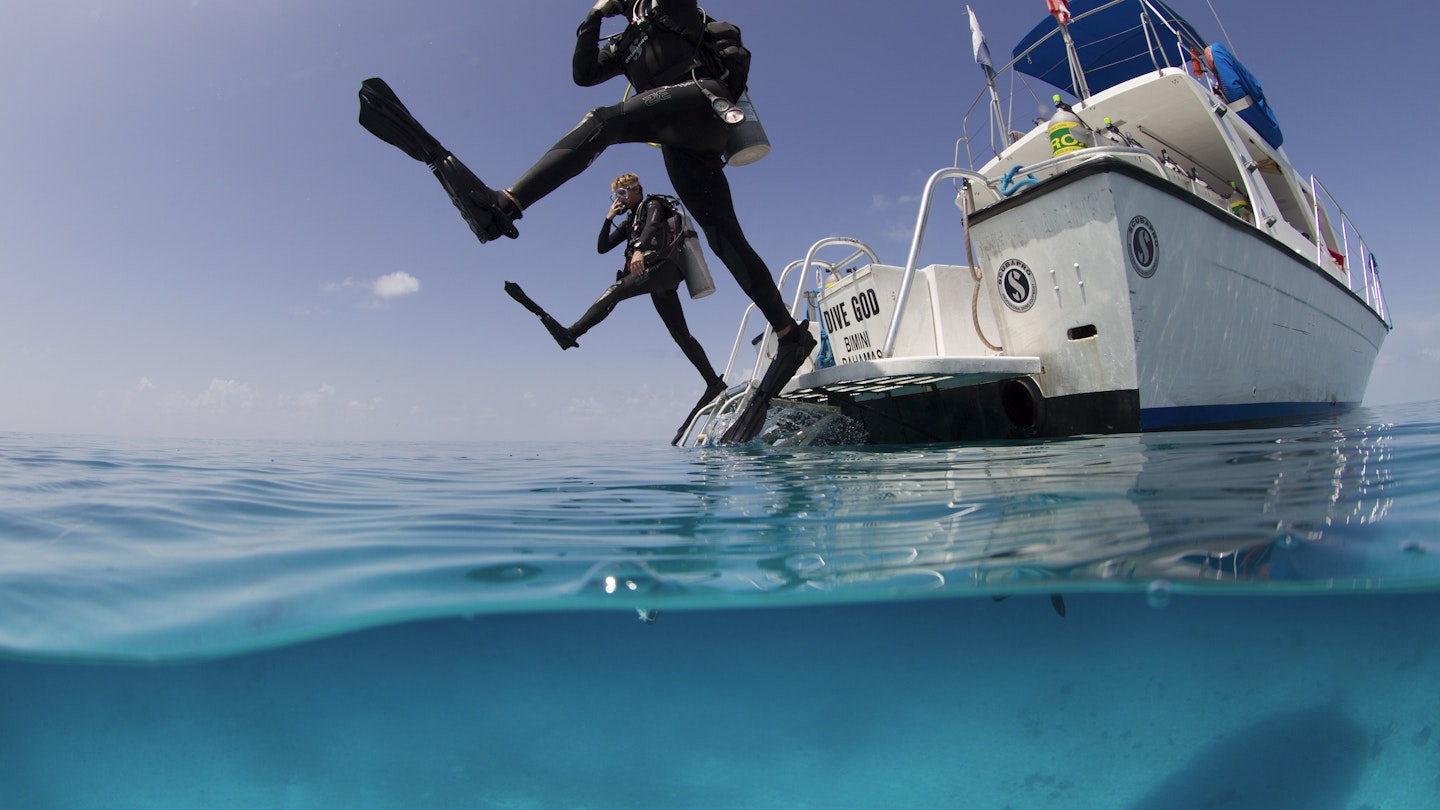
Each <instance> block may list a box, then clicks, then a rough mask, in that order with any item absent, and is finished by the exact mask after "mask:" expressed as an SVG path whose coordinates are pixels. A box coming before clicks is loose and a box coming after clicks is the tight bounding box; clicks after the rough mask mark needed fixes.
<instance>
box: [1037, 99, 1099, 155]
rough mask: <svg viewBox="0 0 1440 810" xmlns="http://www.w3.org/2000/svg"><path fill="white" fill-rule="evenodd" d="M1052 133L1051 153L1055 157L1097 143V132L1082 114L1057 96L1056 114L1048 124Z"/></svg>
mask: <svg viewBox="0 0 1440 810" xmlns="http://www.w3.org/2000/svg"><path fill="white" fill-rule="evenodd" d="M1046 128H1047V130H1048V131H1049V133H1050V154H1051V155H1052V156H1053V157H1060V156H1061V155H1068V154H1070V153H1071V152H1078V151H1080V150H1081V149H1084V148H1085V147H1087V146H1094V145H1095V133H1093V132H1091V131H1090V127H1087V126H1085V122H1084V121H1081V120H1080V116H1078V115H1076V114H1075V111H1074V110H1072V109H1071V108H1070V105H1069V104H1066V103H1065V102H1063V101H1061V100H1060V96H1058V95H1057V96H1055V114H1054V115H1052V116H1050V120H1049V121H1048V122H1047V124H1046Z"/></svg>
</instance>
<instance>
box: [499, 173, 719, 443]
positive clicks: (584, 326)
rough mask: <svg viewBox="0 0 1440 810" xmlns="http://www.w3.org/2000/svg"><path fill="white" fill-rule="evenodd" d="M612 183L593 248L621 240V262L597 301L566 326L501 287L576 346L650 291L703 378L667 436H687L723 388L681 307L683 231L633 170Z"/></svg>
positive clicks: (564, 344)
mask: <svg viewBox="0 0 1440 810" xmlns="http://www.w3.org/2000/svg"><path fill="white" fill-rule="evenodd" d="M610 189H611V193H612V195H613V196H612V198H611V199H612V200H613V201H612V202H611V204H610V210H609V211H608V212H607V214H606V217H605V221H604V223H602V224H601V226H600V236H599V238H598V240H597V241H596V245H595V249H596V251H597V252H599V253H601V254H604V253H609V252H610V251H611V250H614V249H615V248H616V247H617V246H619V245H621V244H624V245H625V264H624V266H623V267H621V268H620V270H619V272H617V273H616V274H615V283H614V284H611V285H610V286H609V287H608V288H606V290H605V292H603V293H601V294H600V297H599V298H598V299H597V300H596V301H595V303H594V304H591V305H590V308H589V309H588V310H586V311H585V314H584V315H582V316H580V320H578V321H576V322H575V323H574V324H573V325H572V326H570V327H569V328H568V329H567V328H566V327H564V326H561V325H560V322H559V321H556V320H555V319H554V318H553V317H551V316H550V314H549V313H548V312H546V311H545V310H544V309H542V308H541V307H540V306H539V305H538V304H536V303H535V302H534V301H532V300H530V298H529V296H527V295H526V294H525V291H524V290H523V289H521V288H520V285H519V284H516V283H514V282H512V281H507V282H505V292H507V293H509V294H510V297H511V298H514V299H515V300H516V301H519V302H520V303H521V304H522V305H523V306H524V307H525V308H526V309H528V310H530V311H531V312H533V313H535V314H536V315H537V316H539V318H540V322H541V323H542V324H544V325H545V329H546V330H548V331H549V332H550V336H551V337H553V338H555V342H556V343H558V344H560V348H561V349H572V348H575V347H577V346H579V345H580V344H579V343H577V342H576V341H575V339H576V338H578V337H580V336H581V335H583V334H585V333H586V332H588V331H590V330H591V329H592V328H594V327H595V326H596V325H598V324H599V323H600V322H601V321H603V320H605V318H606V317H607V316H608V315H609V314H610V313H611V312H613V311H614V310H615V306H616V304H619V303H620V302H621V301H624V300H626V299H629V298H634V297H636V296H638V295H644V294H645V293H650V300H651V301H652V302H653V303H654V304H655V312H657V313H658V314H659V315H660V320H662V321H664V322H665V328H666V329H668V330H669V331H670V337H671V339H673V340H674V341H675V345H677V346H679V347H680V351H682V352H684V353H685V358H686V359H687V360H689V361H690V364H691V365H693V366H694V367H695V370H696V371H698V372H700V376H701V378H703V379H704V380H705V393H703V394H701V395H700V399H699V400H698V401H697V402H696V403H695V407H694V408H692V409H691V410H690V413H689V415H688V416H686V417H685V421H684V422H681V423H680V429H679V430H677V431H675V438H673V439H671V440H670V443H671V444H678V443H679V442H680V440H681V439H683V438H684V437H685V429H686V428H687V427H689V425H690V422H691V420H693V419H694V418H695V414H697V413H699V412H700V409H701V408H703V407H705V406H706V405H708V404H709V403H710V401H711V400H713V399H715V397H718V396H720V395H721V394H722V393H724V391H725V380H724V378H722V377H721V376H720V375H719V374H716V373H715V368H714V367H713V366H711V365H710V358H708V357H706V356H705V349H704V348H702V347H701V346H700V341H698V340H696V339H695V336H694V335H692V334H690V327H689V325H687V324H686V323H685V311H684V310H683V309H681V307H680V293H679V288H680V282H681V281H682V280H683V275H682V273H681V268H680V262H679V257H678V255H677V253H678V250H679V247H680V241H681V240H682V239H684V238H685V235H684V234H682V233H678V232H675V231H673V230H672V229H671V228H670V227H668V225H667V223H668V222H669V220H670V218H671V213H672V212H673V209H672V208H671V205H670V203H669V202H667V201H666V200H665V199H664V198H663V197H657V196H649V197H647V196H645V190H644V188H642V187H641V185H640V178H639V177H637V176H636V175H634V174H622V175H620V176H619V177H617V178H615V182H613V183H611V184H610ZM622 214H623V215H625V219H624V221H622V222H621V223H620V224H619V225H618V226H615V225H613V223H614V220H615V218H616V217H619V216H621V215H622ZM692 236H693V234H692Z"/></svg>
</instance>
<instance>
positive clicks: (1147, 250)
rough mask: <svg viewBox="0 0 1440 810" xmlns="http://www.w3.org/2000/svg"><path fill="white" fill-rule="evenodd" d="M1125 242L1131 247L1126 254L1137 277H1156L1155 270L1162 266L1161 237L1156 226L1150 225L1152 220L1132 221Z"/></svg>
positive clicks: (1140, 218) (1137, 218)
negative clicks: (1156, 231)
mask: <svg viewBox="0 0 1440 810" xmlns="http://www.w3.org/2000/svg"><path fill="white" fill-rule="evenodd" d="M1125 241H1126V242H1127V243H1128V244H1129V246H1130V250H1129V252H1128V253H1127V254H1126V255H1127V256H1128V258H1129V259H1130V268H1131V269H1133V270H1134V271H1135V273H1136V275H1139V276H1140V277H1141V278H1150V277H1151V276H1153V275H1155V268H1157V267H1159V266H1160V237H1159V236H1158V235H1156V233H1155V226H1154V225H1151V224H1150V220H1148V219H1146V218H1145V217H1135V218H1134V219H1132V220H1130V228H1129V230H1128V231H1127V232H1126V234H1125Z"/></svg>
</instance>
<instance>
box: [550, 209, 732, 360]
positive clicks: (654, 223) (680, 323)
mask: <svg viewBox="0 0 1440 810" xmlns="http://www.w3.org/2000/svg"><path fill="white" fill-rule="evenodd" d="M668 214H669V211H668V209H667V206H665V205H664V203H662V202H660V201H659V200H658V199H656V198H655V197H646V198H645V199H644V200H642V201H641V202H640V205H638V206H636V208H635V211H633V212H632V213H631V214H630V216H629V217H627V218H626V219H625V221H624V222H622V223H621V224H620V226H619V227H615V228H612V227H611V222H610V219H609V218H608V217H607V218H606V219H605V222H604V224H602V225H601V226H600V236H599V238H598V239H597V240H596V243H595V249H596V251H598V252H599V253H602V254H603V253H609V252H610V251H611V250H614V249H615V247H616V246H617V245H619V244H622V243H625V245H626V248H625V260H626V262H625V266H623V267H621V268H620V272H619V273H618V274H617V276H616V281H615V283H614V284H611V285H610V287H609V288H608V289H606V290H605V292H603V293H601V294H600V298H599V299H597V300H596V301H595V303H594V304H591V305H590V309H588V310H586V312H585V314H584V315H582V316H580V320H578V321H576V322H575V325H573V326H571V327H570V334H571V336H572V337H577V338H578V337H580V336H581V335H583V334H585V333H586V332H588V331H590V330H591V329H592V328H594V327H595V325H596V324H598V323H600V322H601V321H603V320H605V318H606V316H608V315H609V314H610V313H611V312H613V311H614V309H615V305H616V304H619V303H620V302H621V301H624V300H626V299H628V298H634V297H635V296H637V295H644V294H645V293H647V292H648V293H650V300H651V301H652V302H653V303H654V304H655V311H656V312H657V313H659V315H660V320H662V321H664V322H665V328H666V329H668V330H670V337H671V338H672V339H673V340H674V341H675V345H677V346H679V347H680V351H682V352H684V353H685V357H686V359H688V360H689V361H690V364H691V365H693V366H695V370H696V371H698V372H700V376H701V377H703V378H704V379H705V382H706V384H707V385H708V384H710V383H713V382H715V381H716V380H718V379H719V378H720V375H718V374H716V373H715V369H714V367H713V366H711V365H710V358H708V357H706V356H705V350H704V349H703V348H701V346H700V341H698V340H696V339H695V336H694V335H691V334H690V327H689V326H688V325H687V324H686V323H685V311H684V310H683V309H681V307H680V293H679V292H678V290H679V287H680V282H681V280H682V273H681V270H680V264H679V262H677V261H676V259H675V258H674V257H667V258H658V257H657V256H656V255H655V254H656V253H657V252H658V251H660V250H662V249H664V248H666V247H668V246H667V245H665V244H663V242H664V241H665V238H666V234H665V226H664V220H665V218H666V217H667V215H668ZM636 222H639V223H640V226H639V229H638V230H637V229H636V227H635V224H634V223H636ZM637 250H638V251H640V252H641V254H642V255H643V256H644V257H645V272H643V273H640V274H638V275H631V274H630V271H629V267H628V266H629V260H630V256H631V254H633V253H634V252H635V251H637Z"/></svg>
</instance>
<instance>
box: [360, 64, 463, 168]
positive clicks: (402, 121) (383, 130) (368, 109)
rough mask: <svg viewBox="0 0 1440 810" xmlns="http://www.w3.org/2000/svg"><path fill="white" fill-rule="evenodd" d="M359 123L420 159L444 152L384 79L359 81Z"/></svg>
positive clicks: (427, 160) (434, 159)
mask: <svg viewBox="0 0 1440 810" xmlns="http://www.w3.org/2000/svg"><path fill="white" fill-rule="evenodd" d="M360 126H362V127H365V129H367V130H369V132H370V134H371V135H374V136H375V137H377V138H379V139H380V140H382V141H384V142H386V143H388V144H390V145H392V146H395V147H398V148H399V149H400V151H402V152H404V153H405V154H407V155H409V156H410V157H412V158H415V159H416V160H418V161H420V162H421V163H426V164H429V163H435V162H438V161H439V160H440V159H441V158H442V157H443V156H444V155H445V147H443V146H441V145H440V142H439V141H437V140H435V138H434V136H432V135H431V134H430V133H429V132H426V131H425V128H424V127H422V126H420V122H419V121H416V120H415V116H413V115H411V114H410V111H409V110H407V109H405V105H404V104H401V103H400V97H399V96H397V95H395V91H394V90H391V89H390V85H388V84H386V83H385V80H384V79H380V78H375V79H366V80H365V81H363V82H361V83H360Z"/></svg>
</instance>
